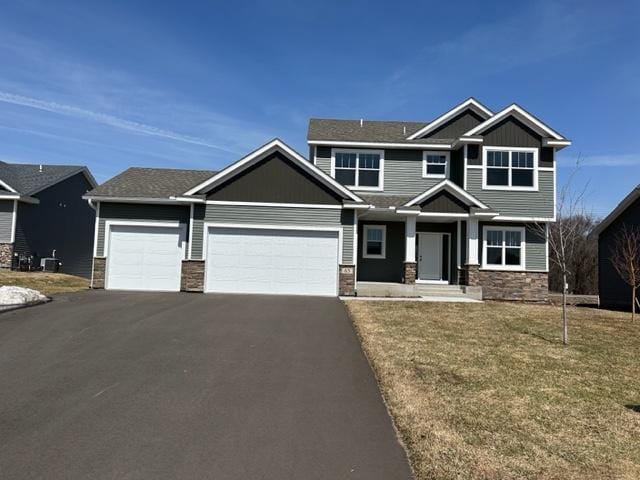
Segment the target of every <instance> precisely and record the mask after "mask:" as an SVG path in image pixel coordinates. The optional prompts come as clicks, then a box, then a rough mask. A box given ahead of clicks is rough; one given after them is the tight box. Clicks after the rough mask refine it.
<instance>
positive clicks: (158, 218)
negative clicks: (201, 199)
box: [96, 202, 189, 257]
mask: <svg viewBox="0 0 640 480" xmlns="http://www.w3.org/2000/svg"><path fill="white" fill-rule="evenodd" d="M108 220H115V221H118V220H123V221H127V222H163V221H164V222H166V221H176V220H177V221H179V222H180V223H182V224H185V225H187V227H188V225H189V206H188V205H186V206H183V205H151V204H146V205H145V204H139V203H106V202H100V217H99V218H98V235H97V243H98V244H97V246H96V255H97V256H98V257H103V256H105V255H106V252H105V251H104V238H105V226H106V222H107V221H108ZM187 231H188V228H187ZM188 241H189V240H188Z"/></svg>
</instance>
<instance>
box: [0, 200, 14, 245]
mask: <svg viewBox="0 0 640 480" xmlns="http://www.w3.org/2000/svg"><path fill="white" fill-rule="evenodd" d="M12 226H13V200H3V201H0V243H10V242H11V228H12Z"/></svg>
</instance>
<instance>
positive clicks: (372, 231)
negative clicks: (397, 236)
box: [362, 225, 387, 258]
mask: <svg viewBox="0 0 640 480" xmlns="http://www.w3.org/2000/svg"><path fill="white" fill-rule="evenodd" d="M363 228H364V231H363V233H364V235H363V237H364V239H363V243H364V245H363V247H362V258H385V257H386V253H387V252H386V250H387V245H386V243H387V227H385V226H384V225H365V226H364V227H363Z"/></svg>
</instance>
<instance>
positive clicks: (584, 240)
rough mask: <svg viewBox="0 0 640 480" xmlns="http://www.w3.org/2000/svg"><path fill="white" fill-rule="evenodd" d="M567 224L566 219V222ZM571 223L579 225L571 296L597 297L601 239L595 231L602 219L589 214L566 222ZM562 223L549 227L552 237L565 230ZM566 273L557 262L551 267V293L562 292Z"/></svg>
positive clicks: (571, 264)
mask: <svg viewBox="0 0 640 480" xmlns="http://www.w3.org/2000/svg"><path fill="white" fill-rule="evenodd" d="M563 221H564V220H563ZM566 221H567V222H570V223H573V222H577V226H576V229H577V234H576V245H575V248H574V250H573V255H572V256H571V258H569V259H568V261H567V263H568V267H569V271H570V272H571V275H569V276H568V277H567V283H568V285H569V286H568V288H567V291H568V293H569V294H571V293H576V294H581V295H596V294H597V293H598V238H597V237H596V236H595V235H591V232H592V231H593V229H594V228H595V226H596V225H597V224H598V220H597V219H596V218H595V217H594V216H592V215H588V214H585V215H584V216H583V215H580V216H578V217H577V218H569V219H566ZM561 223H562V222H554V223H550V224H549V235H550V236H552V237H556V236H558V232H557V230H558V229H561V228H563V225H562V224H561ZM562 285H563V282H562V272H561V271H560V269H559V268H558V266H557V265H556V264H555V263H554V262H550V264H549V290H551V291H552V292H562Z"/></svg>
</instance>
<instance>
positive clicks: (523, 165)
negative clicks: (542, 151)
mask: <svg viewBox="0 0 640 480" xmlns="http://www.w3.org/2000/svg"><path fill="white" fill-rule="evenodd" d="M484 157H485V161H484V169H485V173H484V185H483V187H484V188H489V189H491V188H494V189H503V188H513V189H524V190H535V189H537V187H538V185H537V183H538V182H537V180H538V179H537V171H536V167H537V163H538V149H537V148H518V149H513V148H511V149H510V148H504V149H503V148H492V147H491V148H490V147H485V148H484Z"/></svg>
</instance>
